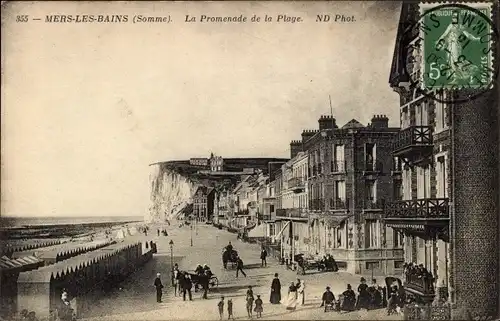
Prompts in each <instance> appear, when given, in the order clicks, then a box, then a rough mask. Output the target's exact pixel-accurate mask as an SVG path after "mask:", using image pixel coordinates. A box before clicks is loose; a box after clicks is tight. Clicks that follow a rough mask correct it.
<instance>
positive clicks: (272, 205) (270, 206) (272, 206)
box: [269, 204, 274, 213]
mask: <svg viewBox="0 0 500 321" xmlns="http://www.w3.org/2000/svg"><path fill="white" fill-rule="evenodd" d="M269 212H270V213H274V204H271V205H269Z"/></svg>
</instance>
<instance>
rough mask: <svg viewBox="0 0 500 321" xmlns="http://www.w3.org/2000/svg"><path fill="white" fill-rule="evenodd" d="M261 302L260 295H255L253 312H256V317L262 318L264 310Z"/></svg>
mask: <svg viewBox="0 0 500 321" xmlns="http://www.w3.org/2000/svg"><path fill="white" fill-rule="evenodd" d="M262 304H263V302H262V299H261V298H260V295H257V300H255V312H257V318H262V312H264V309H263V308H262Z"/></svg>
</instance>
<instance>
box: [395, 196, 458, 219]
mask: <svg viewBox="0 0 500 321" xmlns="http://www.w3.org/2000/svg"><path fill="white" fill-rule="evenodd" d="M386 215H387V217H386V218H419V219H430V218H441V219H447V218H449V217H450V208H449V200H448V198H426V199H413V200H404V201H397V202H392V203H388V204H387V206H386Z"/></svg>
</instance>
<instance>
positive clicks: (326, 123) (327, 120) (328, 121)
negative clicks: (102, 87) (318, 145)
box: [318, 115, 338, 130]
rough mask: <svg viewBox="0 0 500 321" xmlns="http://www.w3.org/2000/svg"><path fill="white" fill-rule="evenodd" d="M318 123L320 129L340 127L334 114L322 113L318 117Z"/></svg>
mask: <svg viewBox="0 0 500 321" xmlns="http://www.w3.org/2000/svg"><path fill="white" fill-rule="evenodd" d="M318 124H319V130H324V129H332V127H333V128H338V127H337V124H336V121H335V118H333V117H332V116H325V115H321V117H320V118H319V119H318Z"/></svg>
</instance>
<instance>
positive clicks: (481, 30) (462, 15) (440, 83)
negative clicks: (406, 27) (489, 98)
mask: <svg viewBox="0 0 500 321" xmlns="http://www.w3.org/2000/svg"><path fill="white" fill-rule="evenodd" d="M491 10H492V9H491V3H466V4H451V3H450V4H443V3H433V4H429V3H424V4H421V5H420V13H421V15H420V21H419V23H420V28H419V29H420V39H421V40H422V44H423V48H422V49H423V55H422V59H423V62H422V64H421V68H422V69H423V70H422V72H421V77H422V79H421V81H420V83H421V85H422V89H423V90H439V89H465V88H467V89H486V88H489V87H491V86H492V84H493V74H494V68H493V50H494V47H493V46H494V45H493V42H494V40H496V39H495V38H496V35H495V32H494V27H493V26H492V23H491Z"/></svg>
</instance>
